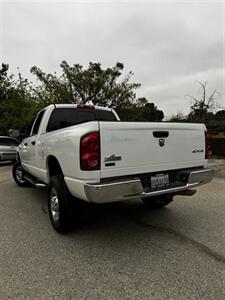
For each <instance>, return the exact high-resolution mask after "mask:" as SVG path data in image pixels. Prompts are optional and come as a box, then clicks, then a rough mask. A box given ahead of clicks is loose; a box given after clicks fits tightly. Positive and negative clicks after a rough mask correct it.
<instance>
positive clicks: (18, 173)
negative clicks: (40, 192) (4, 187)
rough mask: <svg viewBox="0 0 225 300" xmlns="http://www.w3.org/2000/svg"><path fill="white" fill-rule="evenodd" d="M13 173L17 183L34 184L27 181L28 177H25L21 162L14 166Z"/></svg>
mask: <svg viewBox="0 0 225 300" xmlns="http://www.w3.org/2000/svg"><path fill="white" fill-rule="evenodd" d="M12 175H13V179H14V181H15V182H16V184H17V185H18V186H21V187H29V186H32V184H31V183H30V182H29V181H27V180H26V179H24V177H23V176H24V170H23V168H22V165H21V162H20V161H17V162H16V163H15V164H14V165H13V168H12Z"/></svg>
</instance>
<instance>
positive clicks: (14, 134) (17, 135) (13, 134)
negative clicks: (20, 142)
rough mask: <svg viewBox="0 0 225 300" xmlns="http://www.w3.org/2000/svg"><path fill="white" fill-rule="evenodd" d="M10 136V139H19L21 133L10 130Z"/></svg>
mask: <svg viewBox="0 0 225 300" xmlns="http://www.w3.org/2000/svg"><path fill="white" fill-rule="evenodd" d="M8 135H9V136H10V137H14V138H18V137H19V136H20V131H19V130H17V129H9V131H8Z"/></svg>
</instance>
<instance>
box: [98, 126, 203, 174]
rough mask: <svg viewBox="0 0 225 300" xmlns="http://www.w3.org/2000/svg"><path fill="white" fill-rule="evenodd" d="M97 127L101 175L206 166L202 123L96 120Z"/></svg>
mask: <svg viewBox="0 0 225 300" xmlns="http://www.w3.org/2000/svg"><path fill="white" fill-rule="evenodd" d="M99 128H100V139H101V178H110V177H118V176H124V175H132V174H141V173H149V172H158V171H166V170H174V169H182V168H191V167H198V166H205V165H206V160H205V133H204V131H205V126H204V125H203V124H181V123H146V122H99ZM167 135H168V136H167Z"/></svg>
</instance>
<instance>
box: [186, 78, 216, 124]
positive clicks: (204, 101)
mask: <svg viewBox="0 0 225 300" xmlns="http://www.w3.org/2000/svg"><path fill="white" fill-rule="evenodd" d="M198 83H199V85H200V96H199V97H193V96H191V95H188V97H189V98H191V99H192V105H191V112H190V113H189V115H188V120H189V121H191V122H201V123H206V122H208V121H209V120H210V119H213V116H214V114H213V112H212V110H213V109H214V108H215V103H216V99H215V97H216V90H214V91H213V92H212V93H211V94H209V95H207V81H206V82H198Z"/></svg>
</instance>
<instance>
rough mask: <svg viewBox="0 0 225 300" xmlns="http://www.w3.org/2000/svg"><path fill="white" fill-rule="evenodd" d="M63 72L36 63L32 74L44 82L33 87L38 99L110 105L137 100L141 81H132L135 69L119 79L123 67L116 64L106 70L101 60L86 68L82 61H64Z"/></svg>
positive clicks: (128, 103)
mask: <svg viewBox="0 0 225 300" xmlns="http://www.w3.org/2000/svg"><path fill="white" fill-rule="evenodd" d="M60 66H61V70H62V74H61V75H60V76H57V74H56V73H54V74H46V73H44V72H43V71H42V70H41V69H39V68H37V67H36V66H34V67H32V68H31V73H32V74H34V75H36V76H37V78H38V79H39V81H40V82H41V84H40V86H38V87H37V88H35V89H34V93H35V95H36V98H37V99H38V101H39V102H43V103H45V104H50V103H87V102H89V101H91V102H92V103H93V104H94V105H101V106H109V107H116V108H120V107H127V106H129V105H130V104H131V103H133V102H134V100H135V97H136V95H135V90H136V89H137V88H138V87H140V84H137V83H130V78H131V76H132V74H133V73H132V72H130V73H129V74H128V75H127V76H125V77H124V78H122V79H121V78H120V77H121V75H122V71H123V69H124V66H123V64H122V63H119V62H118V63H117V64H116V65H115V66H114V67H112V68H106V69H103V68H102V67H101V64H100V63H92V62H91V63H90V64H89V66H88V68H87V69H84V68H83V67H82V66H81V65H79V64H74V65H73V66H70V65H69V64H68V63H67V62H66V61H63V62H62V63H61V65H60Z"/></svg>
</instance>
